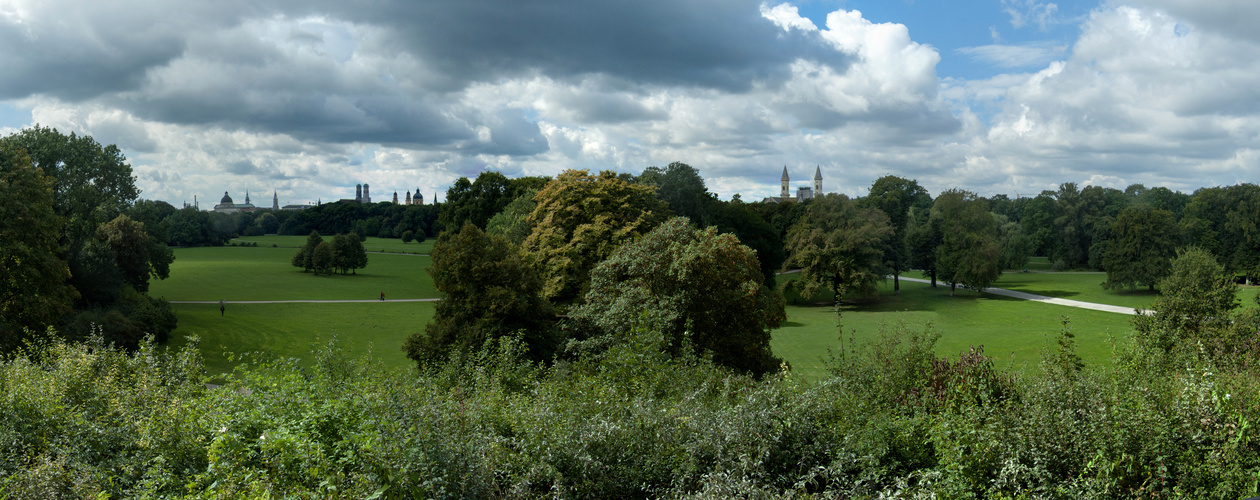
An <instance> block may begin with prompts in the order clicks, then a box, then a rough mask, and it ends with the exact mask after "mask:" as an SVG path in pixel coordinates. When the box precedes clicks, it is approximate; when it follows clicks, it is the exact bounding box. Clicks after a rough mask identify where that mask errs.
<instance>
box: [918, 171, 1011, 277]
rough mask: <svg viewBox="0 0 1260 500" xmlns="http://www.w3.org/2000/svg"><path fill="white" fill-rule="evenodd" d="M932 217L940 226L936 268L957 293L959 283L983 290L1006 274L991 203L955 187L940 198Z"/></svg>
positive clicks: (933, 207)
mask: <svg viewBox="0 0 1260 500" xmlns="http://www.w3.org/2000/svg"><path fill="white" fill-rule="evenodd" d="M931 218H932V219H934V220H935V224H936V225H937V227H939V228H940V236H941V240H940V245H938V246H937V247H936V270H937V274H938V276H939V277H940V279H941V280H943V281H945V282H946V283H948V284H949V293H950V294H951V295H953V293H954V290H955V289H956V288H957V287H958V285H963V286H964V287H967V288H971V289H973V290H976V291H982V290H984V289H985V288H987V287H988V286H989V284H991V283H993V282H994V281H996V280H997V278H998V276H1001V275H1002V265H1001V257H1002V248H1001V245H999V244H998V240H997V236H998V233H997V223H996V221H995V220H994V218H993V214H992V213H990V212H989V207H988V204H987V203H985V202H984V201H983V200H980V199H979V198H977V197H976V194H975V193H972V192H970V191H963V190H959V189H951V190H948V191H945V192H944V193H941V195H940V196H937V197H936V202H935V203H933V204H932V215H931Z"/></svg>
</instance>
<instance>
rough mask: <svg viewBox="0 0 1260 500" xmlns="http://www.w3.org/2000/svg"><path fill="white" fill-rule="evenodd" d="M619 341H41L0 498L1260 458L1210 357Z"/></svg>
mask: <svg viewBox="0 0 1260 500" xmlns="http://www.w3.org/2000/svg"><path fill="white" fill-rule="evenodd" d="M628 339H629V340H628V341H627V342H625V343H621V344H618V345H616V346H613V347H612V348H610V349H608V350H606V351H603V352H601V353H599V354H598V355H590V356H588V357H585V358H580V359H577V360H575V361H572V362H558V363H556V364H555V365H553V366H550V367H542V366H541V365H538V364H533V363H530V362H527V361H523V360H524V359H527V355H526V347H525V346H524V344H523V343H522V342H521V341H520V340H519V339H517V338H513V337H505V338H502V339H499V340H497V341H494V342H491V343H488V344H487V345H486V346H485V347H484V348H483V349H481V350H480V351H478V352H475V353H468V352H465V351H456V352H455V353H454V355H453V356H452V357H451V358H450V359H449V360H448V361H446V362H443V363H439V364H435V365H429V366H427V367H426V368H425V369H424V370H422V371H421V372H419V373H403V372H387V371H385V370H383V369H381V368H380V367H378V366H374V365H372V364H371V363H369V362H366V361H351V360H347V359H345V358H344V357H343V356H342V355H341V354H340V351H339V350H338V349H337V348H336V347H335V346H331V345H330V346H329V347H327V348H324V349H320V350H318V351H317V352H316V353H314V355H315V362H314V363H313V366H312V367H310V368H306V369H302V368H299V367H297V366H296V365H295V364H294V363H293V362H292V361H291V360H256V359H253V360H251V357H245V358H244V359H245V360H246V361H247V362H246V363H245V365H246V367H245V368H244V369H241V370H238V371H237V372H236V373H235V374H233V375H232V376H231V377H230V378H229V381H228V383H227V384H225V385H224V386H222V387H219V388H213V389H208V388H207V387H206V385H205V382H206V376H205V374H204V370H203V368H202V365H201V361H200V358H199V356H198V355H197V354H196V351H195V350H193V349H191V348H190V349H187V350H183V351H180V352H176V353H166V352H163V351H162V350H161V349H160V348H155V347H153V346H152V345H151V344H148V343H145V344H142V346H141V348H140V349H139V350H138V351H136V352H134V353H126V352H124V351H120V350H116V349H112V348H108V347H105V346H102V345H100V344H99V342H98V343H91V342H89V343H84V344H66V343H62V342H56V341H50V342H49V343H47V344H45V345H41V346H37V347H32V348H30V349H29V350H28V352H27V353H26V354H24V355H23V356H21V357H16V358H13V359H10V360H7V361H5V362H3V364H0V497H11V498H52V497H59V496H60V497H79V498H81V497H104V496H109V497H115V498H121V497H150V496H169V497H214V498H237V497H261V496H271V497H281V496H286V497H287V496H296V497H318V498H340V497H344V498H363V497H372V496H375V497H377V498H424V497H564V498H576V497H601V498H602V497H656V496H665V497H680V496H707V497H715V496H716V497H766V496H783V495H786V496H799V495H807V496H808V495H818V496H826V497H844V498H847V497H876V496H881V495H883V496H896V497H929V496H938V497H947V498H971V497H1052V498H1117V497H1135V496H1136V497H1152V496H1187V497H1194V498H1241V497H1243V496H1246V495H1248V494H1254V493H1255V489H1256V481H1255V478H1256V477H1257V473H1258V472H1260V439H1258V436H1257V434H1256V430H1255V427H1256V426H1255V422H1256V420H1257V417H1260V406H1258V405H1257V402H1260V397H1258V396H1257V384H1255V382H1254V381H1255V380H1256V378H1255V377H1254V376H1250V375H1245V374H1240V373H1234V374H1222V373H1217V372H1216V371H1215V369H1214V368H1213V366H1212V362H1211V361H1210V360H1209V359H1206V358H1201V359H1199V360H1198V361H1193V362H1190V363H1188V364H1187V365H1186V366H1185V367H1184V368H1183V369H1181V370H1178V371H1176V372H1174V373H1171V374H1164V372H1159V371H1151V372H1143V371H1141V370H1143V369H1142V368H1125V367H1123V366H1119V367H1117V368H1115V369H1113V370H1111V371H1108V372H1091V371H1088V370H1085V371H1082V370H1080V369H1078V367H1077V365H1075V364H1073V363H1072V362H1071V361H1070V359H1071V356H1070V348H1071V346H1070V342H1064V343H1062V344H1061V347H1060V351H1061V352H1058V353H1056V354H1051V355H1047V357H1046V359H1047V362H1046V364H1045V366H1044V367H1043V369H1042V370H1041V373H1040V374H1037V375H1035V376H1030V377H1029V378H1027V379H1025V380H1016V379H1014V378H1013V377H1011V376H1009V375H1005V374H1002V373H999V372H996V371H995V370H994V369H993V368H992V364H991V362H990V360H989V358H987V357H985V356H984V355H983V350H982V349H980V348H976V349H973V350H969V351H967V352H965V353H963V354H962V355H961V356H959V357H958V358H957V359H953V360H951V359H940V358H936V357H935V356H934V355H933V354H932V353H933V342H934V339H935V336H934V334H933V333H932V332H931V331H930V330H924V331H919V330H912V329H909V328H905V327H897V328H894V329H892V330H891V331H889V332H888V333H887V334H886V336H885V339H883V341H881V342H880V343H878V344H875V345H871V346H865V347H858V348H853V349H849V350H847V351H845V352H843V353H837V355H836V356H835V359H834V361H833V363H832V366H833V370H834V373H835V376H834V377H832V378H831V379H829V380H827V381H824V382H822V383H818V384H804V383H801V382H800V381H798V380H796V379H794V378H793V377H792V376H791V375H784V376H778V377H770V378H768V379H767V380H763V381H756V380H754V379H752V378H750V377H746V376H737V375H733V374H731V372H729V371H726V370H725V369H722V368H719V367H715V366H714V365H713V364H712V363H711V362H709V361H707V360H704V359H697V358H673V357H670V356H669V355H667V354H664V353H665V352H666V350H665V349H663V347H664V345H665V343H667V342H668V339H667V338H666V337H665V336H664V335H661V334H658V333H654V332H651V331H646V330H642V329H640V330H638V331H636V332H633V333H632V334H631V335H629V336H628ZM1069 339H1070V338H1069ZM1062 351H1068V352H1066V353H1065V352H1062ZM1065 360H1066V361H1065Z"/></svg>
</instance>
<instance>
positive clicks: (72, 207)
mask: <svg viewBox="0 0 1260 500" xmlns="http://www.w3.org/2000/svg"><path fill="white" fill-rule="evenodd" d="M0 149H2V150H5V151H9V152H14V151H21V150H24V151H25V152H26V153H27V155H28V158H29V163H33V164H34V165H35V166H36V167H38V168H39V169H40V170H42V171H43V173H44V175H46V176H48V177H49V178H51V180H52V190H51V191H52V209H53V213H54V214H55V215H57V216H58V217H59V218H60V219H61V220H62V221H64V224H63V225H62V226H61V234H60V235H58V236H59V241H60V243H61V244H60V245H58V250H59V253H60V257H61V258H62V259H63V260H64V261H65V262H66V264H67V266H68V267H69V269H70V276H69V279H68V280H66V283H68V284H69V286H70V287H72V288H73V289H74V291H75V292H77V295H78V300H77V301H76V302H75V304H74V307H75V312H74V313H73V314H74V315H73V316H64V317H63V318H62V323H63V324H64V325H74V324H80V323H81V321H80V320H81V319H83V318H85V317H86V316H87V315H90V314H97V313H100V314H104V315H106V316H111V317H117V316H118V315H122V316H123V317H124V319H125V320H126V321H125V324H129V325H131V326H132V327H134V329H139V330H138V331H142V332H149V333H154V334H156V335H157V336H159V337H163V336H165V335H166V333H167V332H169V330H170V329H171V328H174V323H175V321H174V313H173V312H171V311H170V305H169V304H167V303H166V302H165V301H154V300H152V299H150V298H149V297H148V296H147V295H145V294H144V292H143V289H145V288H147V286H148V280H149V278H150V277H154V276H156V277H159V278H161V277H163V276H165V275H166V272H167V271H166V269H167V268H168V267H169V265H170V262H171V260H172V259H173V256H174V254H173V253H171V252H169V249H166V248H164V244H165V241H156V240H158V239H160V238H161V236H162V234H161V233H162V232H163V231H162V228H160V227H158V225H155V227H153V228H152V231H153V232H152V235H150V230H149V228H145V226H144V224H143V223H140V222H136V221H134V220H131V219H130V218H123V219H120V218H119V216H120V215H123V214H124V213H126V212H128V211H133V209H134V213H136V214H137V215H138V216H141V217H145V218H156V217H157V213H159V211H160V210H165V208H166V207H160V206H153V207H149V206H146V204H141V206H139V207H135V206H133V203H135V202H136V200H137V198H138V197H139V194H140V190H139V189H137V188H136V186H135V178H134V177H132V175H131V166H130V165H128V164H127V163H126V158H125V157H124V156H123V155H122V153H121V152H120V151H119V150H118V148H117V147H116V146H113V145H109V146H101V145H100V144H98V143H97V142H96V141H95V140H93V139H92V138H91V137H88V136H81V137H80V136H76V135H75V134H70V135H69V136H66V135H62V134H61V133H60V132H57V131H56V130H55V129H50V128H45V127H34V128H28V129H23V130H21V131H19V132H17V133H15V134H12V135H9V136H6V137H4V138H0ZM8 195H9V193H5V196H8ZM171 208H173V207H171ZM150 209H152V210H150ZM120 259H121V260H120ZM168 319H169V320H168ZM118 324H120V325H121V324H124V323H121V322H119V323H118ZM132 327H125V328H122V327H120V328H119V329H118V330H117V331H113V330H110V329H106V330H105V331H104V333H105V338H106V340H107V341H117V342H118V343H119V344H120V345H126V346H131V347H134V346H135V345H136V342H132V341H131V340H132V339H133V338H134V337H133V336H131V335H130V334H129V333H126V332H130V331H132V330H133V328H132ZM63 330H65V331H63V332H62V333H63V334H65V335H67V336H73V334H72V333H69V331H70V330H71V329H70V328H65V329H63ZM115 333H118V334H119V335H115Z"/></svg>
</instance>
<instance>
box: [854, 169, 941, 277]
mask: <svg viewBox="0 0 1260 500" xmlns="http://www.w3.org/2000/svg"><path fill="white" fill-rule="evenodd" d="M863 203H864V204H865V205H867V206H870V207H874V208H877V209H879V210H880V211H882V212H884V215H887V216H888V222H889V223H890V224H892V228H893V234H892V240H891V243H890V244H889V245H887V246H886V247H884V264H885V265H887V266H888V268H889V269H890V270H891V271H892V275H893V290H895V291H896V293H901V279H900V278H901V272H902V271H904V270H905V269H906V266H907V265H908V264H909V260H910V255H909V248H908V247H907V246H906V232H907V230H908V229H909V225H910V209H911V208H912V207H919V208H921V209H927V208H929V207H931V206H932V197H931V196H930V195H928V192H927V190H926V189H923V187H921V186H919V183H918V182H916V181H912V180H908V179H903V178H901V177H897V176H895V175H885V176H883V177H880V178H879V179H876V180H875V183H874V184H871V190H870V193H868V194H867V195H866V198H864V199H863Z"/></svg>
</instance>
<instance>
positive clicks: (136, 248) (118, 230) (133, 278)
mask: <svg viewBox="0 0 1260 500" xmlns="http://www.w3.org/2000/svg"><path fill="white" fill-rule="evenodd" d="M96 234H97V237H98V238H100V239H101V241H103V242H104V243H105V244H106V245H108V246H109V248H110V250H113V254H114V262H115V264H116V265H117V266H118V270H119V271H121V272H122V277H123V280H124V281H125V282H126V283H127V284H128V285H131V287H132V288H135V289H136V291H137V292H141V293H145V292H148V291H149V278H151V277H152V278H157V279H166V278H167V277H168V276H170V274H171V262H173V261H174V260H175V257H174V254H172V253H171V251H170V249H168V248H166V243H158V242H154V241H151V240H150V238H149V234H148V232H147V231H146V230H145V227H144V224H141V223H139V222H136V221H134V220H131V218H130V217H127V216H126V215H119V216H118V217H116V218H115V219H114V220H112V221H109V222H107V223H105V224H102V225H101V226H100V227H99V228H97V231H96ZM155 243H156V244H155ZM155 251H156V252H157V253H158V254H159V255H152V254H153V253H154V252H155Z"/></svg>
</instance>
